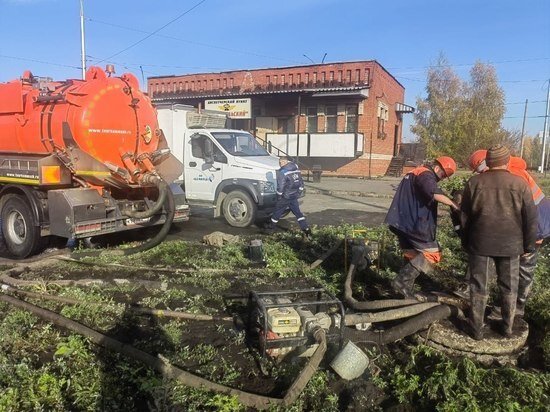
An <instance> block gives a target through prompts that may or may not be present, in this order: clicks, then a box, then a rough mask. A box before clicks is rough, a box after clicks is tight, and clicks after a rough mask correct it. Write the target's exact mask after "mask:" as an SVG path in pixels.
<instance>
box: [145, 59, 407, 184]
mask: <svg viewBox="0 0 550 412" xmlns="http://www.w3.org/2000/svg"><path fill="white" fill-rule="evenodd" d="M147 88H148V92H149V96H150V97H151V98H152V100H153V103H155V104H159V103H183V104H188V105H193V106H196V107H199V106H200V107H204V104H205V101H207V100H209V99H221V100H222V101H223V99H234V98H239V99H250V103H251V111H250V112H251V113H250V116H248V117H249V118H248V119H233V120H232V121H231V123H232V124H231V127H233V128H237V129H244V130H248V131H250V132H251V133H253V134H255V135H256V137H257V138H259V139H262V140H264V141H265V142H266V144H267V143H269V144H268V147H269V148H270V149H271V150H272V151H274V150H276V148H279V149H282V150H283V151H285V152H286V153H288V154H289V155H292V156H296V155H298V156H299V161H300V163H301V164H303V165H305V167H308V168H312V167H313V166H316V167H318V166H317V165H319V166H320V167H321V168H322V170H323V171H324V172H325V173H334V174H337V175H342V176H363V177H367V176H376V175H383V174H386V173H387V172H388V168H389V166H390V162H392V159H393V160H394V163H395V162H397V163H399V161H398V160H397V159H396V158H395V157H396V156H397V154H398V153H399V148H400V145H401V137H402V124H403V123H402V116H403V114H404V113H412V112H413V110H414V109H413V108H412V107H410V106H407V105H405V104H404V103H403V102H404V94H405V89H404V87H403V86H402V85H401V84H400V83H399V82H398V81H397V80H396V79H395V78H394V77H393V76H392V75H391V74H390V73H389V72H388V71H387V70H386V69H384V67H382V65H380V64H379V63H378V62H377V61H375V60H368V61H357V62H342V63H329V64H315V65H307V66H294V67H280V68H269V69H255V70H239V71H231V72H221V73H200V74H188V75H182V76H176V75H173V76H159V77H150V78H149V79H148V84H147ZM298 114H299V115H298ZM340 149H342V150H340ZM275 153H280V152H275Z"/></svg>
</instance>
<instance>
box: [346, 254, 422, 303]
mask: <svg viewBox="0 0 550 412" xmlns="http://www.w3.org/2000/svg"><path fill="white" fill-rule="evenodd" d="M354 275H355V265H354V264H353V263H352V264H351V265H350V266H349V270H348V276H347V277H346V282H345V284H344V300H345V301H346V303H347V304H348V305H349V306H351V307H352V308H353V309H355V310H377V309H386V308H395V307H399V306H408V305H415V304H418V303H419V301H418V300H416V299H384V300H375V301H370V302H359V301H358V300H356V299H355V298H354V297H353V291H352V289H351V284H352V283H353V277H354Z"/></svg>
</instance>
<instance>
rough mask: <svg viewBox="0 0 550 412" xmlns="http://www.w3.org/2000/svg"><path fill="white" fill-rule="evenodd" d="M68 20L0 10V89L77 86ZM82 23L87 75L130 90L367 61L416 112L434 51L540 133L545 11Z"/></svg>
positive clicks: (66, 15)
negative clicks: (26, 76) (110, 68)
mask: <svg viewBox="0 0 550 412" xmlns="http://www.w3.org/2000/svg"><path fill="white" fill-rule="evenodd" d="M79 9H80V3H79V0H0V82H5V81H8V80H12V79H15V78H18V77H19V76H20V75H21V73H22V72H23V71H24V70H26V69H30V70H31V71H32V72H33V74H35V75H40V76H50V77H53V78H54V79H64V78H68V77H71V78H79V77H80V69H79V67H80V19H79V13H80V11H79ZM84 14H85V16H86V22H85V25H86V54H87V56H88V57H87V60H88V65H91V64H99V65H101V66H104V65H105V63H106V62H111V63H114V64H115V66H116V69H117V72H118V73H119V74H120V73H122V72H125V71H131V72H133V73H135V74H136V75H137V76H138V77H139V78H140V80H141V79H142V70H143V78H146V77H148V76H159V75H168V74H184V73H193V72H207V71H224V70H231V69H250V68H263V67H277V66H293V65H300V64H310V63H311V62H312V61H313V62H315V63H320V62H321V61H322V59H323V57H324V56H325V53H326V57H325V62H340V61H346V60H370V59H376V60H378V61H379V62H380V63H381V64H382V65H383V66H384V67H386V69H388V70H389V71H390V72H391V73H392V74H393V75H394V76H395V77H396V78H397V79H398V80H399V81H400V82H401V83H402V84H403V85H404V86H405V88H406V91H405V103H407V104H409V105H412V106H415V105H416V99H417V97H419V96H424V94H425V85H426V83H425V79H426V70H427V67H428V66H429V65H430V64H433V63H434V61H435V60H436V59H437V56H438V55H439V53H440V52H443V53H444V54H445V55H446V56H447V58H448V60H449V61H450V63H451V64H452V65H453V66H454V69H455V70H456V72H457V73H458V74H459V75H460V76H461V77H464V78H467V76H468V71H469V69H470V68H471V65H472V64H473V63H475V62H476V60H480V61H483V62H488V63H493V64H494V65H495V67H496V69H497V73H498V77H499V81H500V84H501V87H502V88H503V89H504V91H505V93H506V101H507V109H508V110H507V113H506V119H505V126H506V127H508V128H511V129H518V130H521V124H522V117H523V109H524V107H523V102H524V101H525V99H529V102H530V103H529V107H528V116H529V118H528V119H527V132H528V133H530V134H535V133H537V132H538V131H540V130H542V128H543V121H544V119H543V116H544V114H545V101H546V93H547V85H548V79H549V78H550V1H549V0H522V1H519V0H454V1H452V0H447V1H444V0H425V1H423V0H417V1H403V0H394V1H387V2H385V1H376V2H375V1H367V0H279V1H268V0H233V1H227V0H194V1H189V0H178V1H175V0H155V1H153V0H147V1H146V0H132V1H130V0H109V1H107V0H84ZM153 33H154V34H153ZM304 55H305V56H304ZM306 56H307V57H306ZM537 116H538V117H537ZM411 121H412V116H411V115H408V116H406V122H405V128H404V132H403V133H404V137H405V138H410V137H412V135H411V133H410V131H409V128H408V125H409V124H410V123H411Z"/></svg>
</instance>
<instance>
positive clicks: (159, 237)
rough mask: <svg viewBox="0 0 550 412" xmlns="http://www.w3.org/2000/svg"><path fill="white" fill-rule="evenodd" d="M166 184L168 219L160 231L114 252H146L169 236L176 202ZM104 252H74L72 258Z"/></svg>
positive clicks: (128, 253)
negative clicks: (131, 245) (132, 245)
mask: <svg viewBox="0 0 550 412" xmlns="http://www.w3.org/2000/svg"><path fill="white" fill-rule="evenodd" d="M164 185H165V186H166V188H167V189H168V190H166V191H165V197H164V199H165V201H164V205H165V208H166V220H165V221H164V223H163V224H162V227H161V228H160V230H159V232H158V233H157V234H156V235H155V236H153V237H152V238H151V239H149V240H147V241H145V242H143V243H142V244H141V245H138V246H134V247H131V248H128V249H122V250H117V251H115V252H114V253H113V254H116V255H122V256H128V255H133V254H134V253H139V252H144V251H146V250H149V249H152V248H154V247H155V246H157V245H159V244H160V243H161V242H162V241H163V240H164V239H166V236H168V232H169V231H170V227H171V226H172V222H173V221H174V216H175V214H176V202H175V201H174V195H173V193H172V191H171V190H169V187H168V185H166V183H164ZM161 206H162V205H161ZM102 252H103V251H101V250H93V251H85V252H73V253H71V258H73V259H77V260H78V259H82V258H84V257H97V256H99V255H101V253H102Z"/></svg>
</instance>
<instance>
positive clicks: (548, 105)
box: [540, 79, 550, 173]
mask: <svg viewBox="0 0 550 412" xmlns="http://www.w3.org/2000/svg"><path fill="white" fill-rule="evenodd" d="M549 114H550V79H548V92H547V95H546V116H544V129H543V131H542V159H541V165H540V171H541V173H544V171H545V168H546V139H547V138H548V116H549Z"/></svg>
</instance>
